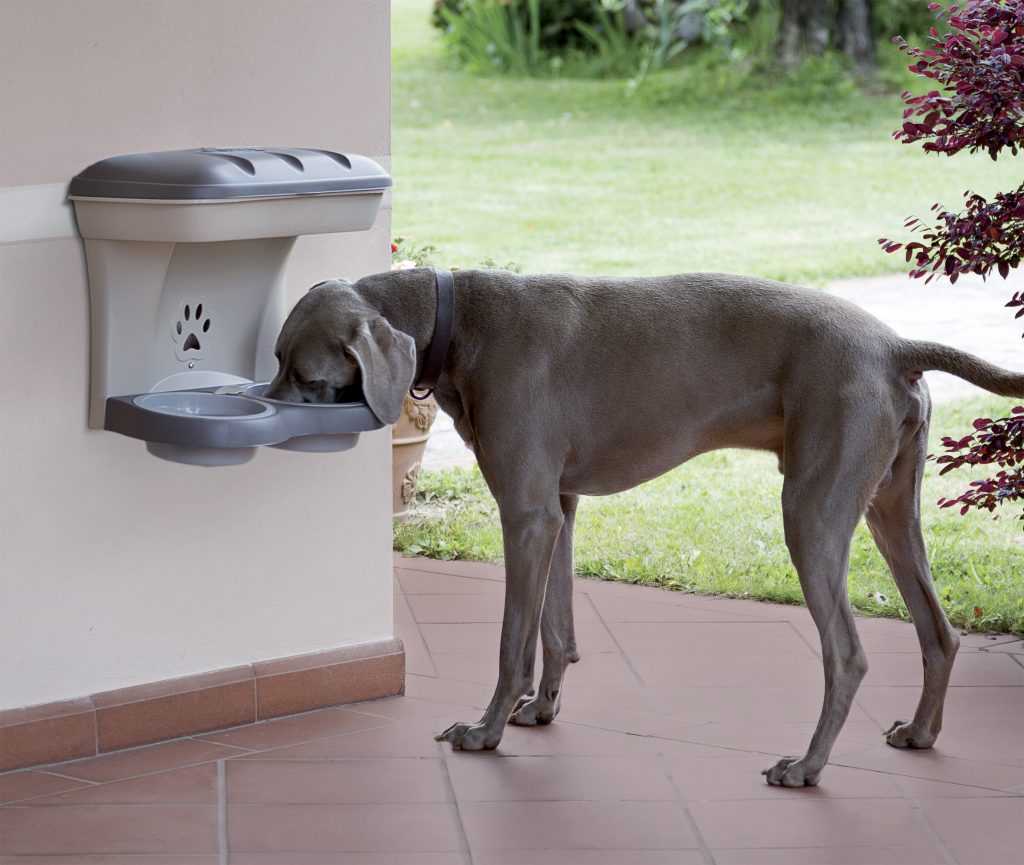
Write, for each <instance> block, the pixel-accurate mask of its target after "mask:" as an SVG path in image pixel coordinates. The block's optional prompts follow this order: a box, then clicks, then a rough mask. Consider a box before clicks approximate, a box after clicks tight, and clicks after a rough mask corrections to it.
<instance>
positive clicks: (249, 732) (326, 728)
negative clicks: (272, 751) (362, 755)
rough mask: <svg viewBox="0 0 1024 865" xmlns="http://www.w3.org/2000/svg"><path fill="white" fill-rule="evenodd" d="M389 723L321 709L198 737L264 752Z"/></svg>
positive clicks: (369, 717) (376, 718) (385, 720)
mask: <svg viewBox="0 0 1024 865" xmlns="http://www.w3.org/2000/svg"><path fill="white" fill-rule="evenodd" d="M387 723H389V722H388V720H387V719H385V718H379V717H374V716H372V715H366V714H362V713H360V712H351V711H349V710H347V709H319V710H317V711H315V712H307V713H305V714H302V715H291V716H287V717H284V718H274V719H272V720H269V721H258V722H257V723H255V724H247V725H246V726H244V727H235V728H233V729H231V730H223V731H221V732H219V733H203V734H202V736H199V737H197V738H200V739H202V740H203V741H207V742H216V743H218V744H221V745H230V746H232V747H233V748H244V749H247V750H252V751H262V750H265V749H267V748H275V747H279V746H282V745H295V744H298V743H299V742H310V741H312V740H314V739H325V738H327V737H328V736H340V735H342V734H344V733H353V732H355V731H357V730H367V729H370V728H371V727H380V726H383V725H385V724H387Z"/></svg>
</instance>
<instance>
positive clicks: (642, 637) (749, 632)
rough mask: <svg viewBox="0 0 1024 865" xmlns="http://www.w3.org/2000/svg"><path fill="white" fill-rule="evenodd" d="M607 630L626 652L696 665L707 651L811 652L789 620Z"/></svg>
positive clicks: (617, 625)
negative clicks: (663, 654)
mask: <svg viewBox="0 0 1024 865" xmlns="http://www.w3.org/2000/svg"><path fill="white" fill-rule="evenodd" d="M608 629H609V630H610V631H611V632H612V635H613V636H614V637H615V640H616V642H617V643H618V644H619V647H620V648H621V649H622V651H624V652H626V653H627V654H630V655H631V654H633V653H634V652H638V653H651V652H666V653H669V654H675V655H682V656H685V657H686V658H688V659H690V662H691V663H693V664H700V663H702V662H703V661H704V660H705V657H704V656H706V655H708V654H715V655H720V654H754V653H756V654H774V653H777V652H778V653H787V652H795V653H798V654H802V655H808V656H811V654H812V653H811V650H810V649H809V648H808V647H807V644H806V643H805V642H804V641H803V640H802V639H801V638H800V636H799V635H798V634H797V633H796V632H795V631H794V630H793V628H792V627H791V626H790V625H789V623H788V622H740V623H736V622H613V623H609V625H608Z"/></svg>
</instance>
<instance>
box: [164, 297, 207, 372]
mask: <svg viewBox="0 0 1024 865" xmlns="http://www.w3.org/2000/svg"><path fill="white" fill-rule="evenodd" d="M210 325H211V322H210V316H209V314H208V313H207V314H206V315H204V310H203V304H202V303H197V304H196V305H195V306H193V305H192V304H190V303H186V304H185V305H184V306H183V307H182V308H181V311H180V313H179V314H178V317H177V318H176V319H175V321H174V327H173V329H172V330H171V336H172V337H173V338H174V342H175V353H176V354H177V356H178V360H198V359H199V358H201V357H202V356H203V342H204V341H205V339H206V334H208V333H209V332H210Z"/></svg>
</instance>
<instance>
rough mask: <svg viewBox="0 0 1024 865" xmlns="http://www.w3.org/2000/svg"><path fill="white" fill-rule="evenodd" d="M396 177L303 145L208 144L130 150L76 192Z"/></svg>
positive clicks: (184, 196)
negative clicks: (180, 148) (219, 145)
mask: <svg viewBox="0 0 1024 865" xmlns="http://www.w3.org/2000/svg"><path fill="white" fill-rule="evenodd" d="M389 186H391V177H390V176H389V175H388V173H387V172H386V171H385V170H384V169H383V168H381V167H380V166H379V165H378V164H377V163H376V162H374V161H373V160H372V159H368V158H367V157H365V156H359V155H358V154H355V153H353V154H345V153H334V152H332V151H330V150H313V149H307V148H299V147H202V148H198V149H196V150H164V151H158V152H154V153H128V154H125V155H124V156H111V157H108V158H107V159H102V160H100V161H99V162H96V163H93V164H92V165H90V166H89V167H88V168H86V169H85V170H84V171H82V172H81V173H79V174H77V175H76V176H75V177H74V178H72V180H71V185H70V187H69V188H68V196H69V197H70V198H136V199H158V200H167V201H202V200H210V199H215V200H229V199H236V198H265V197H268V196H296V195H316V194H330V193H335V194H337V193H345V192H371V191H380V190H383V189H385V188H387V187H389Z"/></svg>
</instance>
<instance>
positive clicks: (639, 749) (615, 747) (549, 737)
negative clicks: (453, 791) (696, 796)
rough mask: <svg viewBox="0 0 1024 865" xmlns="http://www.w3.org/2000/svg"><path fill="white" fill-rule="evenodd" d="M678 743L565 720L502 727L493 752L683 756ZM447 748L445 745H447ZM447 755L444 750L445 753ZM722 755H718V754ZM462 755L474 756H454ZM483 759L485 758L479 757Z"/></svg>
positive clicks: (504, 754) (506, 754) (710, 750)
mask: <svg viewBox="0 0 1024 865" xmlns="http://www.w3.org/2000/svg"><path fill="white" fill-rule="evenodd" d="M678 746H679V743H677V742H668V741H664V740H660V739H655V738H650V737H648V736H640V735H636V734H634V733H624V732H618V731H614V730H602V729H598V728H595V727H587V726H582V725H579V724H573V723H570V722H566V721H558V722H556V723H554V724H549V725H547V726H538V727H516V726H508V727H506V728H505V735H504V736H503V737H502V739H501V744H500V745H499V746H498V749H497V750H496V751H493V752H491V753H493V754H494V755H495V756H498V757H524V756H540V755H552V756H557V755H564V756H582V757H587V756H594V757H625V756H629V757H633V756H650V755H656V754H660V753H665V752H668V753H675V754H681V753H686V752H687V750H688V749H681V748H679V747H678ZM446 747H447V746H446ZM716 751H717V749H713V748H704V749H702V750H701V753H714V752H716ZM447 753H448V752H447V751H446V754H447ZM718 753H721V752H718ZM453 756H454V757H457V758H459V759H461V757H463V756H477V755H465V754H455V755H453ZM480 756H484V757H485V758H486V755H480Z"/></svg>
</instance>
